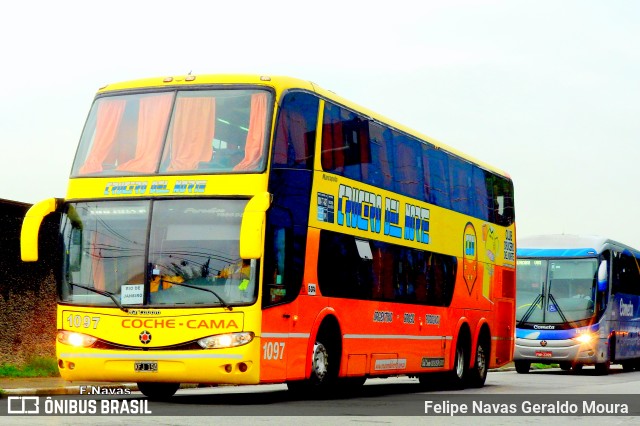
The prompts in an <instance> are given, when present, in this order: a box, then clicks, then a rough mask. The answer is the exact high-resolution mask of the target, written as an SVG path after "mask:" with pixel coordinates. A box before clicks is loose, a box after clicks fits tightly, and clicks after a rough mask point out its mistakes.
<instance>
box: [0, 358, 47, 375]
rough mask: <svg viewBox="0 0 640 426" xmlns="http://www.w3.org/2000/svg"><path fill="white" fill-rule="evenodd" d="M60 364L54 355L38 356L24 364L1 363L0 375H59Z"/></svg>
mask: <svg viewBox="0 0 640 426" xmlns="http://www.w3.org/2000/svg"><path fill="white" fill-rule="evenodd" d="M59 375H60V373H59V372H58V364H57V363H56V359H55V358H53V357H45V356H36V357H33V358H31V359H30V360H29V361H28V362H27V363H26V364H24V365H20V366H17V365H14V364H0V377H13V378H16V377H58V376H59Z"/></svg>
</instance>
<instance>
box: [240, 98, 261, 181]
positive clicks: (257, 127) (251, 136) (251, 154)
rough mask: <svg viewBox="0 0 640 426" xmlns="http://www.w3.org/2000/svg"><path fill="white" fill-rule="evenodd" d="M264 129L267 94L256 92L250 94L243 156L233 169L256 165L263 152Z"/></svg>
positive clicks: (253, 167) (252, 167) (248, 168)
mask: <svg viewBox="0 0 640 426" xmlns="http://www.w3.org/2000/svg"><path fill="white" fill-rule="evenodd" d="M266 130H267V94H266V93H256V94H254V95H252V96H251V116H250V117H249V132H248V133H247V143H246V145H245V147H244V158H243V159H242V161H240V162H239V163H238V164H237V165H236V166H235V167H234V168H233V170H254V169H256V168H257V167H258V165H259V164H260V159H261V158H262V155H263V153H264V140H265V136H266V134H265V132H266Z"/></svg>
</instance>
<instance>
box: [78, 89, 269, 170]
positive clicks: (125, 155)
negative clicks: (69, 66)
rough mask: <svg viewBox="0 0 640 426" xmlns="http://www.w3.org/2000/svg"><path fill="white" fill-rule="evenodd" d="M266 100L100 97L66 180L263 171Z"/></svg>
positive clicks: (240, 95) (230, 93)
mask: <svg viewBox="0 0 640 426" xmlns="http://www.w3.org/2000/svg"><path fill="white" fill-rule="evenodd" d="M271 99H272V96H271V94H270V93H269V92H267V91H264V90H244V89H243V90H239V89H233V90H231V89H225V90H200V91H178V92H174V91H171V92H161V93H140V94H127V95H115V96H105V97H100V98H98V99H96V101H95V102H94V104H93V107H92V108H91V112H90V113H89V118H88V120H87V123H86V125H85V129H84V131H83V133H82V138H81V139H80V145H79V147H78V153H77V154H76V159H75V161H74V164H73V169H72V173H71V175H72V177H78V176H127V175H138V174H153V173H161V174H176V173H211V172H214V173H229V172H259V171H262V170H264V168H265V164H266V152H267V137H268V134H269V132H268V123H269V118H270V114H269V111H270V110H271V107H270V105H271V102H272V101H271Z"/></svg>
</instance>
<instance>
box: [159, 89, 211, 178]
mask: <svg viewBox="0 0 640 426" xmlns="http://www.w3.org/2000/svg"><path fill="white" fill-rule="evenodd" d="M215 117H216V100H215V98H209V97H206V98H203V97H201V98H187V97H182V98H178V100H177V102H176V110H175V114H174V118H173V131H172V132H171V141H172V142H171V148H170V149H171V163H170V164H169V167H168V168H167V170H169V171H184V170H196V169H197V168H198V164H199V163H200V162H203V161H210V160H211V156H212V155H213V146H212V142H213V135H214V132H215Z"/></svg>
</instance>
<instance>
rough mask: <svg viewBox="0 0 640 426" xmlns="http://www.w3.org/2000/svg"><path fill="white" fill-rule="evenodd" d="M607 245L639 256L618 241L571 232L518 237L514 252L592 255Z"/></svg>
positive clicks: (541, 255) (553, 255) (522, 255)
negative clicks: (572, 233)
mask: <svg viewBox="0 0 640 426" xmlns="http://www.w3.org/2000/svg"><path fill="white" fill-rule="evenodd" d="M607 245H612V246H615V247H616V248H618V249H619V250H621V251H628V252H631V253H632V254H633V255H634V256H635V257H640V252H638V251H637V250H636V249H634V248H632V247H629V246H627V245H625V244H622V243H620V242H618V241H615V240H612V239H609V238H606V237H602V236H598V235H571V234H550V235H533V236H528V237H519V238H518V241H517V250H516V253H517V256H518V257H590V256H591V257H593V256H597V255H598V254H599V253H601V252H602V251H603V250H604V249H605V247H606V246H607Z"/></svg>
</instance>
